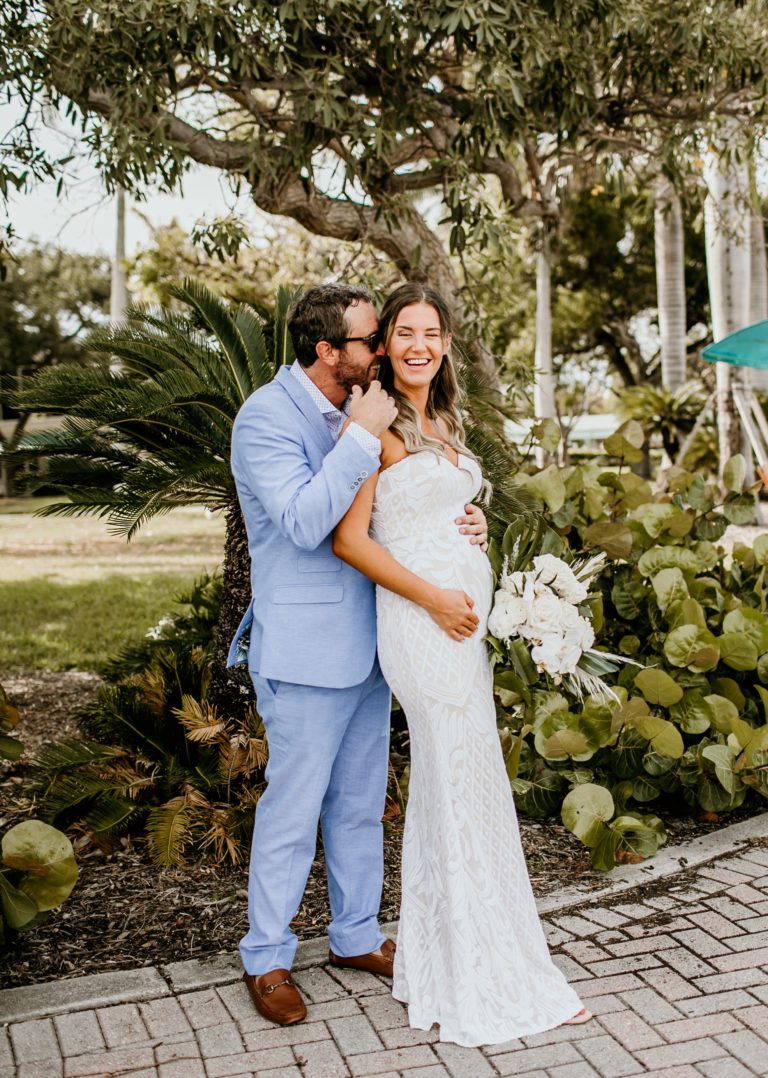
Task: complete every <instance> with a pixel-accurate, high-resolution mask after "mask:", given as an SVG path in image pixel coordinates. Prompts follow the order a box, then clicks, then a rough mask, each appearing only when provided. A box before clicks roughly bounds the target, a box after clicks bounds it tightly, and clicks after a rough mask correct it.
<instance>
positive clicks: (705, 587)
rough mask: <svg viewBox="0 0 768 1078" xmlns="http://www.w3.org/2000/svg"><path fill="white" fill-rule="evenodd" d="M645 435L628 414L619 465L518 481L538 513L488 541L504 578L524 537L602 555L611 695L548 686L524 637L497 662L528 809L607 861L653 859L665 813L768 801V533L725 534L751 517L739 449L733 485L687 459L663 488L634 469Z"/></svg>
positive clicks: (517, 786) (509, 743) (551, 471)
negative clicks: (727, 538)
mask: <svg viewBox="0 0 768 1078" xmlns="http://www.w3.org/2000/svg"><path fill="white" fill-rule="evenodd" d="M643 438H644V436H643V432H642V429H641V428H640V427H639V425H638V424H637V423H636V422H634V421H629V422H628V423H625V424H624V425H623V426H622V427H621V428H619V430H618V431H617V432H616V434H614V435H612V436H611V437H610V438H609V439H607V440H606V442H605V443H604V448H605V451H606V454H607V458H608V460H609V461H611V462H610V463H607V464H603V463H596V462H590V463H587V464H584V465H577V466H572V467H567V468H561V469H558V468H557V467H556V466H554V465H553V466H550V467H549V468H546V469H544V470H541V471H539V472H537V473H535V474H532V475H529V476H521V477H519V478H520V479H521V481H522V482H523V483H525V485H526V487H527V489H528V491H529V492H530V493H531V494H532V495H533V496H534V497H535V498H537V499H538V501H539V503H540V508H541V514H542V515H541V517H540V518H539V519H538V520H537V519H535V518H531V519H529V520H517V521H515V522H514V523H513V524H512V525H510V528H509V529H508V531H507V534H506V536H505V537H504V542H503V544H502V546H501V548H496V549H494V550H493V551H492V558H493V560H494V568H495V569H496V571H497V573H498V572H499V571H500V570H501V566H502V561H503V557H504V555H505V554H509V553H510V552H511V551H512V549H513V547H514V544H515V541H517V545H518V548H519V545H520V542H521V541H524V542H529V543H533V544H534V545H535V546H536V548H537V550H539V551H542V552H549V553H553V554H556V555H559V554H561V553H563V552H564V551H565V552H566V554H568V553H569V552H578V553H581V552H585V553H590V552H594V551H604V552H605V554H606V555H607V560H606V564H605V567H604V569H603V571H602V573H601V575H600V576H599V577H598V578H597V580H596V581H595V582H594V583H593V585H592V587H591V594H592V602H591V606H590V608H589V609H588V610H587V609H585V610H583V611H582V612H583V613H588V614H589V616H590V617H591V618H592V622H593V625H594V627H595V631H596V635H597V643H596V647H597V648H598V649H600V648H602V649H604V650H605V651H607V652H614V653H616V654H619V655H622V656H625V657H626V658H627V659H628V660H630V662H628V663H627V664H625V665H623V666H622V667H621V668H620V670H618V671H617V672H616V673H615V674H613V675H607V676H606V677H605V680H606V681H607V682H608V683H609V684H610V685H611V686H612V688H613V691H614V694H615V699H611V698H606V697H587V698H586V699H585V700H584V701H579V700H578V698H577V697H575V696H574V695H573V694H572V693H569V691H568V689H567V688H566V687H564V686H562V685H561V686H555V685H554V684H553V683H551V682H548V683H545V682H544V681H543V680H542V677H541V675H540V674H539V673H538V672H537V670H536V669H535V667H534V666H533V664H532V663H531V661H530V656H529V655H528V652H527V650H526V649H525V647H523V646H521V647H520V648H519V649H515V650H513V652H512V654H511V655H510V656H509V657H508V658H507V659H506V660H504V661H500V662H498V663H497V666H496V685H497V689H498V691H499V696H500V699H501V704H502V708H503V711H504V717H503V718H502V727H503V731H502V744H503V746H504V749H505V754H506V759H507V768H508V772H509V774H510V779H511V781H512V784H513V788H514V790H515V794H516V799H517V804H518V807H519V809H520V810H521V811H522V812H523V813H525V814H527V815H530V816H548V815H550V814H552V813H553V812H555V811H556V810H557V808H558V807H559V808H560V811H561V816H562V819H563V822H564V823H565V825H566V826H567V827H568V828H569V829H570V830H571V831H573V832H574V833H575V834H576V835H578V837H579V838H581V839H582V841H583V842H584V843H585V844H586V845H587V846H589V847H590V849H591V851H592V859H593V862H594V864H595V866H596V867H598V868H603V869H608V868H611V867H612V866H613V865H614V864H615V863H616V861H633V860H640V859H642V858H644V857H647V856H650V855H651V854H653V853H654V852H655V851H656V849H657V848H658V846H659V845H660V844H661V843H663V842H664V841H665V840H666V831H665V828H664V824H663V822H662V819H661V816H660V815H659V813H661V812H662V811H670V810H672V811H675V810H679V808H680V807H681V806H684V805H687V806H689V808H690V809H692V810H694V811H699V812H706V813H723V812H727V811H729V810H730V809H733V808H735V807H737V806H738V805H740V804H742V802H743V801H744V799H745V798H746V797H747V796H748V795H750V792H751V791H753V794H752V796H754V795H755V794H757V795H761V796H762V797H766V798H768V721H767V720H768V613H767V612H766V607H767V606H768V595H767V594H766V570H767V568H768V536H760V537H759V538H757V539H756V541H755V543H754V546H753V547H748V546H744V545H741V544H739V543H736V544H735V545H734V546H733V548H732V549H728V548H727V547H726V546H725V545H724V544H723V543H722V542H720V540H722V537H723V534H724V533H725V530H726V528H727V526H728V524H729V523H733V524H745V523H748V522H750V521H751V520H752V519H753V517H754V509H755V503H754V495H755V488H750V489H745V463H744V460H743V458H742V457H740V456H736V457H733V458H732V459H731V460H730V461H729V462H728V464H727V465H726V468H725V471H724V476H723V485H724V488H725V489H721V487H720V486H719V485H718V483H717V482H716V481H706V480H705V479H704V478H703V477H702V476H700V475H694V474H692V473H690V472H687V471H684V470H683V469H681V468H671V469H669V471H668V473H667V475H666V482H665V487H664V489H663V490H658V489H655V488H654V487H653V486H652V485H651V483H650V482H648V481H647V480H646V479H643V478H642V477H640V476H638V475H636V474H635V473H634V472H632V471H631V470H630V467H629V465H630V464H632V463H634V462H635V461H637V460H638V459H640V456H641V451H640V447H641V446H642V443H643ZM520 643H521V644H522V642H520ZM633 664H637V665H633Z"/></svg>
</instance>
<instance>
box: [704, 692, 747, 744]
mask: <svg viewBox="0 0 768 1078" xmlns="http://www.w3.org/2000/svg"><path fill="white" fill-rule="evenodd" d="M704 699H705V700H706V702H707V703H708V704H709V707H710V710H711V712H712V719H711V722H712V726H713V727H714V728H715V730H717V731H718V733H721V734H729V733H730V732H731V722H732V721H733V720H734V719H738V717H739V709H738V708H737V707H736V705H735V704H734V703H733V701H732V700H729V699H728V698H727V697H725V696H720V695H719V694H718V693H711V694H710V695H709V696H705V697H704Z"/></svg>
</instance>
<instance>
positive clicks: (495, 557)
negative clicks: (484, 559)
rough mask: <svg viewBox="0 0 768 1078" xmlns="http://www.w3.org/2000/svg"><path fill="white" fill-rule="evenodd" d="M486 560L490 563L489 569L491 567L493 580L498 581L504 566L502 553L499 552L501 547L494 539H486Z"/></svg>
mask: <svg viewBox="0 0 768 1078" xmlns="http://www.w3.org/2000/svg"><path fill="white" fill-rule="evenodd" d="M488 561H489V562H490V563H491V569H493V579H494V582H496V583H498V580H499V577H500V576H501V573H502V569H503V568H504V555H503V554H502V553H501V548H500V547H499V544H498V543H497V542H496V540H495V539H490V540H489V541H488Z"/></svg>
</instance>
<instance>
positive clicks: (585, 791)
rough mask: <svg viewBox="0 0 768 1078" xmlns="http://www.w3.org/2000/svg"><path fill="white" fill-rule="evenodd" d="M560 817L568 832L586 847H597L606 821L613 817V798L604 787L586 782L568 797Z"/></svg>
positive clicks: (564, 801)
mask: <svg viewBox="0 0 768 1078" xmlns="http://www.w3.org/2000/svg"><path fill="white" fill-rule="evenodd" d="M560 815H561V817H562V821H563V823H564V824H565V826H566V827H567V828H568V830H569V831H571V832H573V834H574V835H576V837H577V838H580V839H581V841H582V842H583V843H584V845H585V846H595V845H596V844H597V842H598V841H599V839H600V836H601V834H602V833H603V828H604V826H605V823H606V821H608V820H610V818H611V817H612V816H613V798H612V797H611V795H610V793H609V791H608V790H606V789H605V787H604V786H597V785H595V784H594V783H591V782H585V783H582V784H581V785H580V786H576V787H574V789H573V790H571V791H570V793H568V794H567V795H566V797H565V798H564V799H563V805H562V808H561V810H560Z"/></svg>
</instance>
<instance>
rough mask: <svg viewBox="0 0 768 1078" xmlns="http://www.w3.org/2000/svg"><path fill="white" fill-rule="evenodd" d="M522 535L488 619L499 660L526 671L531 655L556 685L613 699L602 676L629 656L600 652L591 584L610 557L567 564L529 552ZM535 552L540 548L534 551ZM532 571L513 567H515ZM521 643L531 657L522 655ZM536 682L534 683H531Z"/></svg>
mask: <svg viewBox="0 0 768 1078" xmlns="http://www.w3.org/2000/svg"><path fill="white" fill-rule="evenodd" d="M522 539H523V536H522V534H518V535H517V537H516V538H515V540H514V542H513V543H511V544H510V543H509V541H508V539H505V544H504V546H505V547H508V549H509V553H508V554H507V555H506V556H505V557H504V560H503V565H502V568H501V572H500V573H499V574H498V581H497V591H496V595H495V599H494V604H493V609H492V610H491V614H490V616H489V618H488V633H489V639H490V642H491V644H492V646H493V647H494V649H495V651H496V653H497V656H498V657H499V658H500V659H501V660H502V662H504V661H507V662H509V663H510V665H511V666H512V667H513V668H517V669H519V672H520V674H524V670H523V669H520V666H521V660H522V665H523V666H524V667H527V666H528V663H527V662H526V661H525V659H526V654H525V653H527V655H528V656H529V657H530V660H531V661H532V663H533V665H534V666H535V668H536V671H537V673H538V674H539V675H540V674H542V673H543V674H548V675H549V676H550V677H551V678H552V680H553V681H554V683H555V684H556V685H560V684H561V683H562V682H563V681H565V683H566V686H567V687H568V688H570V689H571V690H572V691H573V692H574V693H575V694H576V695H577V696H578V697H579V698H581V697H583V696H584V695H585V694H592V695H598V696H613V695H614V694H613V692H612V690H611V689H610V688H609V687H608V686H607V685H606V684H605V682H604V681H603V680H602V676H603V675H604V674H607V673H611V672H614V671H616V670H617V669H618V664H619V663H621V662H623V661H626V660H625V659H624V657H623V656H618V655H609V654H608V653H606V652H604V651H598V650H596V649H595V648H594V647H593V645H594V643H595V630H594V628H593V625H592V622H591V621H590V619H589V617H588V616H587V614H588V613H589V611H590V604H591V602H592V601H593V600H594V598H596V597H595V596H591V595H590V592H589V585H590V584H591V583H592V581H593V580H594V578H595V577H596V576H597V575H598V573H599V572H600V570H601V568H602V566H603V562H604V561H605V554H603V553H600V554H597V555H595V556H593V557H589V558H582V559H580V560H578V561H573V562H571V563H570V564H568V563H566V562H565V561H564V560H563V559H562V558H559V557H555V556H554V555H553V554H549V553H542V554H534V553H533V551H532V549H531V546H532V543H531V540H530V538H529V541H528V544H527V547H528V550H527V551H523V550H521V546H523V545H524V544H523V542H522ZM534 549H535V546H534ZM521 565H522V566H526V565H527V566H529V567H528V568H525V567H523V568H512V566H521ZM521 644H522V645H523V646H524V648H525V652H524V653H521V650H520V649H521ZM525 680H527V681H529V682H530V678H525Z"/></svg>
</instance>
